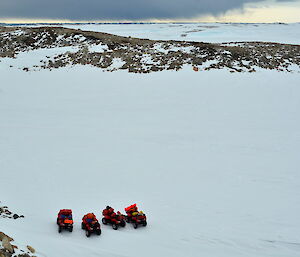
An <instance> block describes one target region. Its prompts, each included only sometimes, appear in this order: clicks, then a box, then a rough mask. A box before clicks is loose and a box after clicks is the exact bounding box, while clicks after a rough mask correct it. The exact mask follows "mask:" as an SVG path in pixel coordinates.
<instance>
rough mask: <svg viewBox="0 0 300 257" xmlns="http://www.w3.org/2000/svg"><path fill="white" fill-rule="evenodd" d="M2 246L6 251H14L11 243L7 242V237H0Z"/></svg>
mask: <svg viewBox="0 0 300 257" xmlns="http://www.w3.org/2000/svg"><path fill="white" fill-rule="evenodd" d="M2 246H3V248H4V249H5V250H6V251H8V252H10V253H14V252H15V250H14V248H13V246H12V245H11V244H10V242H9V239H8V237H4V238H3V239H2Z"/></svg>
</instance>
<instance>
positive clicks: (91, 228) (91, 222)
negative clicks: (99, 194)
mask: <svg viewBox="0 0 300 257" xmlns="http://www.w3.org/2000/svg"><path fill="white" fill-rule="evenodd" d="M81 228H82V229H84V230H85V235H86V236H87V237H90V235H91V234H92V233H96V234H97V235H98V236H99V235H101V227H100V224H99V222H98V220H97V218H96V216H95V214H94V213H88V214H86V215H84V216H83V218H82V223H81Z"/></svg>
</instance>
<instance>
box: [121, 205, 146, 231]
mask: <svg viewBox="0 0 300 257" xmlns="http://www.w3.org/2000/svg"><path fill="white" fill-rule="evenodd" d="M125 211H126V214H127V216H125V220H126V222H127V223H132V225H133V227H134V228H135V229H137V228H138V226H139V225H143V226H144V227H145V226H147V217H146V215H145V214H144V213H143V212H142V211H140V212H138V208H137V206H136V204H133V205H130V206H129V207H127V208H125Z"/></svg>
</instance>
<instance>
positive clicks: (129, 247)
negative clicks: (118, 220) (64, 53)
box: [0, 65, 300, 257]
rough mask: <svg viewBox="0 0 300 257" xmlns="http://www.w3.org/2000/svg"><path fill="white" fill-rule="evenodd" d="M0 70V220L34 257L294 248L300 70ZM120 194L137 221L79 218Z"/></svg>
mask: <svg viewBox="0 0 300 257" xmlns="http://www.w3.org/2000/svg"><path fill="white" fill-rule="evenodd" d="M0 72H1V74H2V82H1V86H0V116H1V123H0V131H1V133H0V142H1V144H0V156H1V158H0V169H1V192H2V193H1V200H2V201H3V204H6V205H8V206H9V207H10V209H11V210H12V211H15V212H17V213H19V214H24V215H25V219H19V220H9V219H0V227H1V230H3V231H4V232H5V233H7V234H9V235H11V236H12V237H14V238H15V239H16V240H17V241H18V242H22V243H23V244H24V245H25V244H30V245H32V246H34V247H35V248H36V249H37V251H38V256H54V257H55V256H57V257H59V256H83V255H84V256H132V251H134V252H135V254H142V255H143V256H146V257H148V256H149V257H152V256H214V257H219V256H220V257H224V256H228V257H229V256H230V257H234V256H238V257H241V256H251V257H252V256H253V257H266V256H272V257H277V256H278V257H279V256H280V257H286V256H291V257H296V256H300V236H299V229H300V221H299V215H298V214H299V211H300V207H299V206H300V205H299V186H300V182H299V181H300V176H299V169H298V167H299V146H300V133H299V131H300V118H299V117H300V115H299V109H300V102H299V94H300V88H299V75H298V74H289V73H278V72H274V71H261V72H257V73H255V74H249V73H243V74H231V73H229V72H227V71H209V72H198V73H197V72H193V71H191V69H185V70H183V71H181V72H172V71H165V72H159V73H151V74H147V75H137V74H129V73H126V72H124V71H117V72H112V73H111V72H102V71H99V70H98V69H96V68H91V67H88V66H86V67H80V66H79V67H75V68H64V69H59V70H55V71H48V70H43V71H40V72H23V71H20V70H16V69H9V68H6V67H3V66H1V65H0ZM131 203H137V204H138V206H139V208H140V209H142V210H144V212H145V213H146V214H147V216H148V224H149V225H148V226H147V227H146V228H143V227H142V228H138V229H137V230H134V229H133V228H132V226H131V225H128V226H127V227H126V228H124V229H119V230H118V231H114V230H112V228H111V227H110V226H102V229H103V233H102V235H101V236H100V237H98V236H92V237H91V238H86V237H85V235H84V232H83V231H82V230H81V229H80V221H81V217H82V216H83V215H84V214H85V213H87V212H94V213H95V214H96V215H97V216H98V217H99V218H101V211H102V209H103V208H104V207H105V206H106V205H107V204H109V205H111V206H113V207H114V208H115V209H116V210H121V211H124V209H123V208H124V207H126V206H128V205H129V204H131ZM61 208H72V209H73V212H74V219H75V229H74V231H73V233H69V232H64V233H62V234H58V232H57V225H56V224H55V219H56V215H57V212H58V211H59V209H61Z"/></svg>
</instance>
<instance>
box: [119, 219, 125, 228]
mask: <svg viewBox="0 0 300 257" xmlns="http://www.w3.org/2000/svg"><path fill="white" fill-rule="evenodd" d="M120 226H121V227H123V228H124V227H125V226H126V222H125V221H124V220H122V221H121V222H120Z"/></svg>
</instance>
